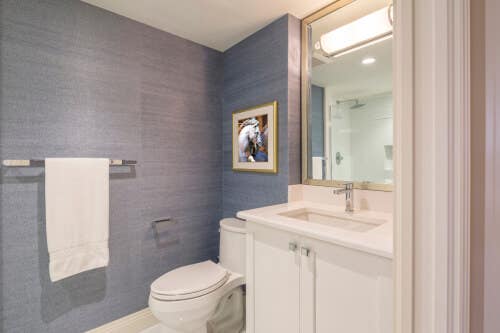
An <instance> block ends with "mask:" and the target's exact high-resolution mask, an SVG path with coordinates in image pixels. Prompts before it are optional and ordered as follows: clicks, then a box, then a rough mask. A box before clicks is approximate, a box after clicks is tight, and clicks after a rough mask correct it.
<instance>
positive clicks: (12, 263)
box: [0, 0, 300, 333]
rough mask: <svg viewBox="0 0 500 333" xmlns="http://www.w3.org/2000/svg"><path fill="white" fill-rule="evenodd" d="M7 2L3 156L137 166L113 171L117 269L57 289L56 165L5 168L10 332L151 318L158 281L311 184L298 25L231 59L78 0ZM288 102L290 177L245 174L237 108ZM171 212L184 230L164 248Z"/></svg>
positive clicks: (174, 228) (283, 135)
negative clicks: (51, 239)
mask: <svg viewBox="0 0 500 333" xmlns="http://www.w3.org/2000/svg"><path fill="white" fill-rule="evenodd" d="M0 6H1V7H0V9H1V11H0V15H1V21H0V33H1V48H0V52H1V54H0V60H1V66H0V70H1V73H0V80H1V81H0V103H1V104H0V107H1V109H0V159H8V158H45V157H57V156H61V157H62V156H65V157H69V156H75V157H85V156H89V157H112V158H125V159H137V160H138V161H139V164H138V165H137V167H135V168H128V167H123V168H113V169H112V171H111V172H112V174H111V179H110V255H111V258H110V264H109V266H108V267H106V268H103V269H97V270H93V271H89V272H85V273H82V274H79V275H76V276H74V277H71V278H68V279H65V280H62V281H60V282H56V283H52V282H50V280H49V276H48V254H47V244H46V235H45V212H44V200H45V198H44V174H43V172H44V170H43V168H26V169H21V168H11V169H4V168H2V169H1V174H0V251H1V255H0V299H1V301H0V307H1V308H0V313H1V315H0V332H6V333H7V332H8V333H12V332H42V333H43V332H81V331H85V330H87V329H90V328H93V327H97V326H99V325H102V324H104V323H106V322H109V321H111V320H114V319H117V318H119V317H122V316H124V315H127V314H129V313H132V312H134V311H137V310H140V309H142V308H144V307H145V306H146V305H147V297H148V293H149V287H150V284H151V282H152V281H153V280H154V279H156V278H157V277H158V276H160V275H162V274H163V273H165V272H166V271H168V270H170V269H173V268H175V267H178V266H181V265H185V264H189V263H193V262H198V261H201V260H206V259H215V257H216V256H217V254H218V221H219V219H220V218H221V216H222V215H225V216H232V215H234V213H235V212H236V211H238V210H242V209H246V208H251V207H256V206H260V205H268V204H272V203H278V202H284V201H286V199H287V185H288V184H289V183H291V184H293V183H298V182H300V112H299V108H300V106H299V104H300V94H299V88H300V23H299V21H298V19H296V18H293V17H291V16H288V15H287V16H284V17H282V18H280V19H279V20H277V21H276V22H274V23H272V24H271V25H270V26H268V27H266V28H264V29H263V30H261V31H259V32H257V33H256V34H255V35H253V36H250V37H249V38H247V39H246V40H245V41H243V42H241V43H239V44H237V45H236V46H234V47H232V48H231V49H230V50H228V51H227V52H225V53H224V54H222V53H220V52H217V51H214V50H211V49H209V48H206V47H203V46H200V45H197V44H195V43H192V42H189V41H186V40H184V39H181V38H179V37H176V36H173V35H171V34H168V33H165V32H161V31H158V30H155V29H153V28H150V27H147V26H145V25H142V24H140V23H137V22H134V21H131V20H128V19H126V18H123V17H120V16H118V15H115V14H112V13H109V12H106V11H104V10H102V9H99V8H96V7H93V6H90V5H87V4H85V3H82V2H80V1H77V0H22V1H18V0H0ZM275 99H277V100H278V102H279V125H280V129H279V134H280V137H279V139H280V156H279V159H280V160H279V165H280V170H279V173H278V174H277V175H263V174H243V173H233V172H232V170H231V153H230V150H231V143H230V141H231V138H230V136H231V134H230V133H231V113H232V111H234V110H237V109H241V108H245V107H250V106H253V105H256V104H260V103H264V102H267V101H272V100H275ZM221 133H222V135H221ZM221 170H223V172H221ZM223 207H224V209H223ZM165 216H172V217H173V218H174V220H175V222H176V223H175V224H172V225H170V224H169V225H164V226H161V227H160V230H159V231H160V235H159V238H158V239H155V237H154V235H153V232H152V230H151V227H150V222H151V221H152V220H154V219H157V218H161V217H165Z"/></svg>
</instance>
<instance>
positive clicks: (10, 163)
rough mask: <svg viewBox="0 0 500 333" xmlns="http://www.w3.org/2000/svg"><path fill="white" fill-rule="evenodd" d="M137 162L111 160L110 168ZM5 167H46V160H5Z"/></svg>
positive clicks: (3, 164) (3, 163)
mask: <svg viewBox="0 0 500 333" xmlns="http://www.w3.org/2000/svg"><path fill="white" fill-rule="evenodd" d="M136 164H137V161H134V160H114V159H110V160H109V165H110V166H122V165H123V166H126V165H136ZM2 166H3V167H43V166H45V160H3V161H2Z"/></svg>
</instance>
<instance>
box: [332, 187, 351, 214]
mask: <svg viewBox="0 0 500 333" xmlns="http://www.w3.org/2000/svg"><path fill="white" fill-rule="evenodd" d="M353 185H354V184H353V183H351V182H349V183H345V184H344V188H337V189H335V190H333V194H342V193H345V211H346V212H348V213H352V212H354V199H353V197H354V189H353Z"/></svg>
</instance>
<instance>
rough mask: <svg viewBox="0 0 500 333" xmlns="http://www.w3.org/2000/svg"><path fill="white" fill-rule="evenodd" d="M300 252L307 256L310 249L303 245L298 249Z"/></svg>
mask: <svg viewBox="0 0 500 333" xmlns="http://www.w3.org/2000/svg"><path fill="white" fill-rule="evenodd" d="M300 253H302V255H303V256H306V257H309V254H310V253H311V249H309V248H307V247H303V248H301V249H300Z"/></svg>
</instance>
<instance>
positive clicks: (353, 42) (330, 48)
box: [316, 5, 393, 57]
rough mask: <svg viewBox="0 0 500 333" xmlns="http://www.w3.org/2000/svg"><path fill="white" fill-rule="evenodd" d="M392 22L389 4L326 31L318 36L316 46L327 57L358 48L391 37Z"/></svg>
mask: <svg viewBox="0 0 500 333" xmlns="http://www.w3.org/2000/svg"><path fill="white" fill-rule="evenodd" d="M392 22H393V11H392V5H390V6H388V7H385V8H382V9H379V10H376V11H374V12H372V13H370V14H368V15H366V16H363V17H361V18H359V19H357V20H356V21H353V22H351V23H348V24H346V25H343V26H341V27H339V28H337V29H334V30H332V31H330V32H327V33H326V34H324V35H322V36H321V37H320V40H319V42H318V43H317V45H316V48H321V50H322V51H323V52H324V53H325V54H326V55H328V56H329V57H338V56H341V55H344V54H347V53H350V52H353V51H355V50H359V49H361V48H363V47H366V46H368V45H373V44H375V43H379V42H381V41H383V40H386V39H388V38H392ZM318 44H319V45H318Z"/></svg>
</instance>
